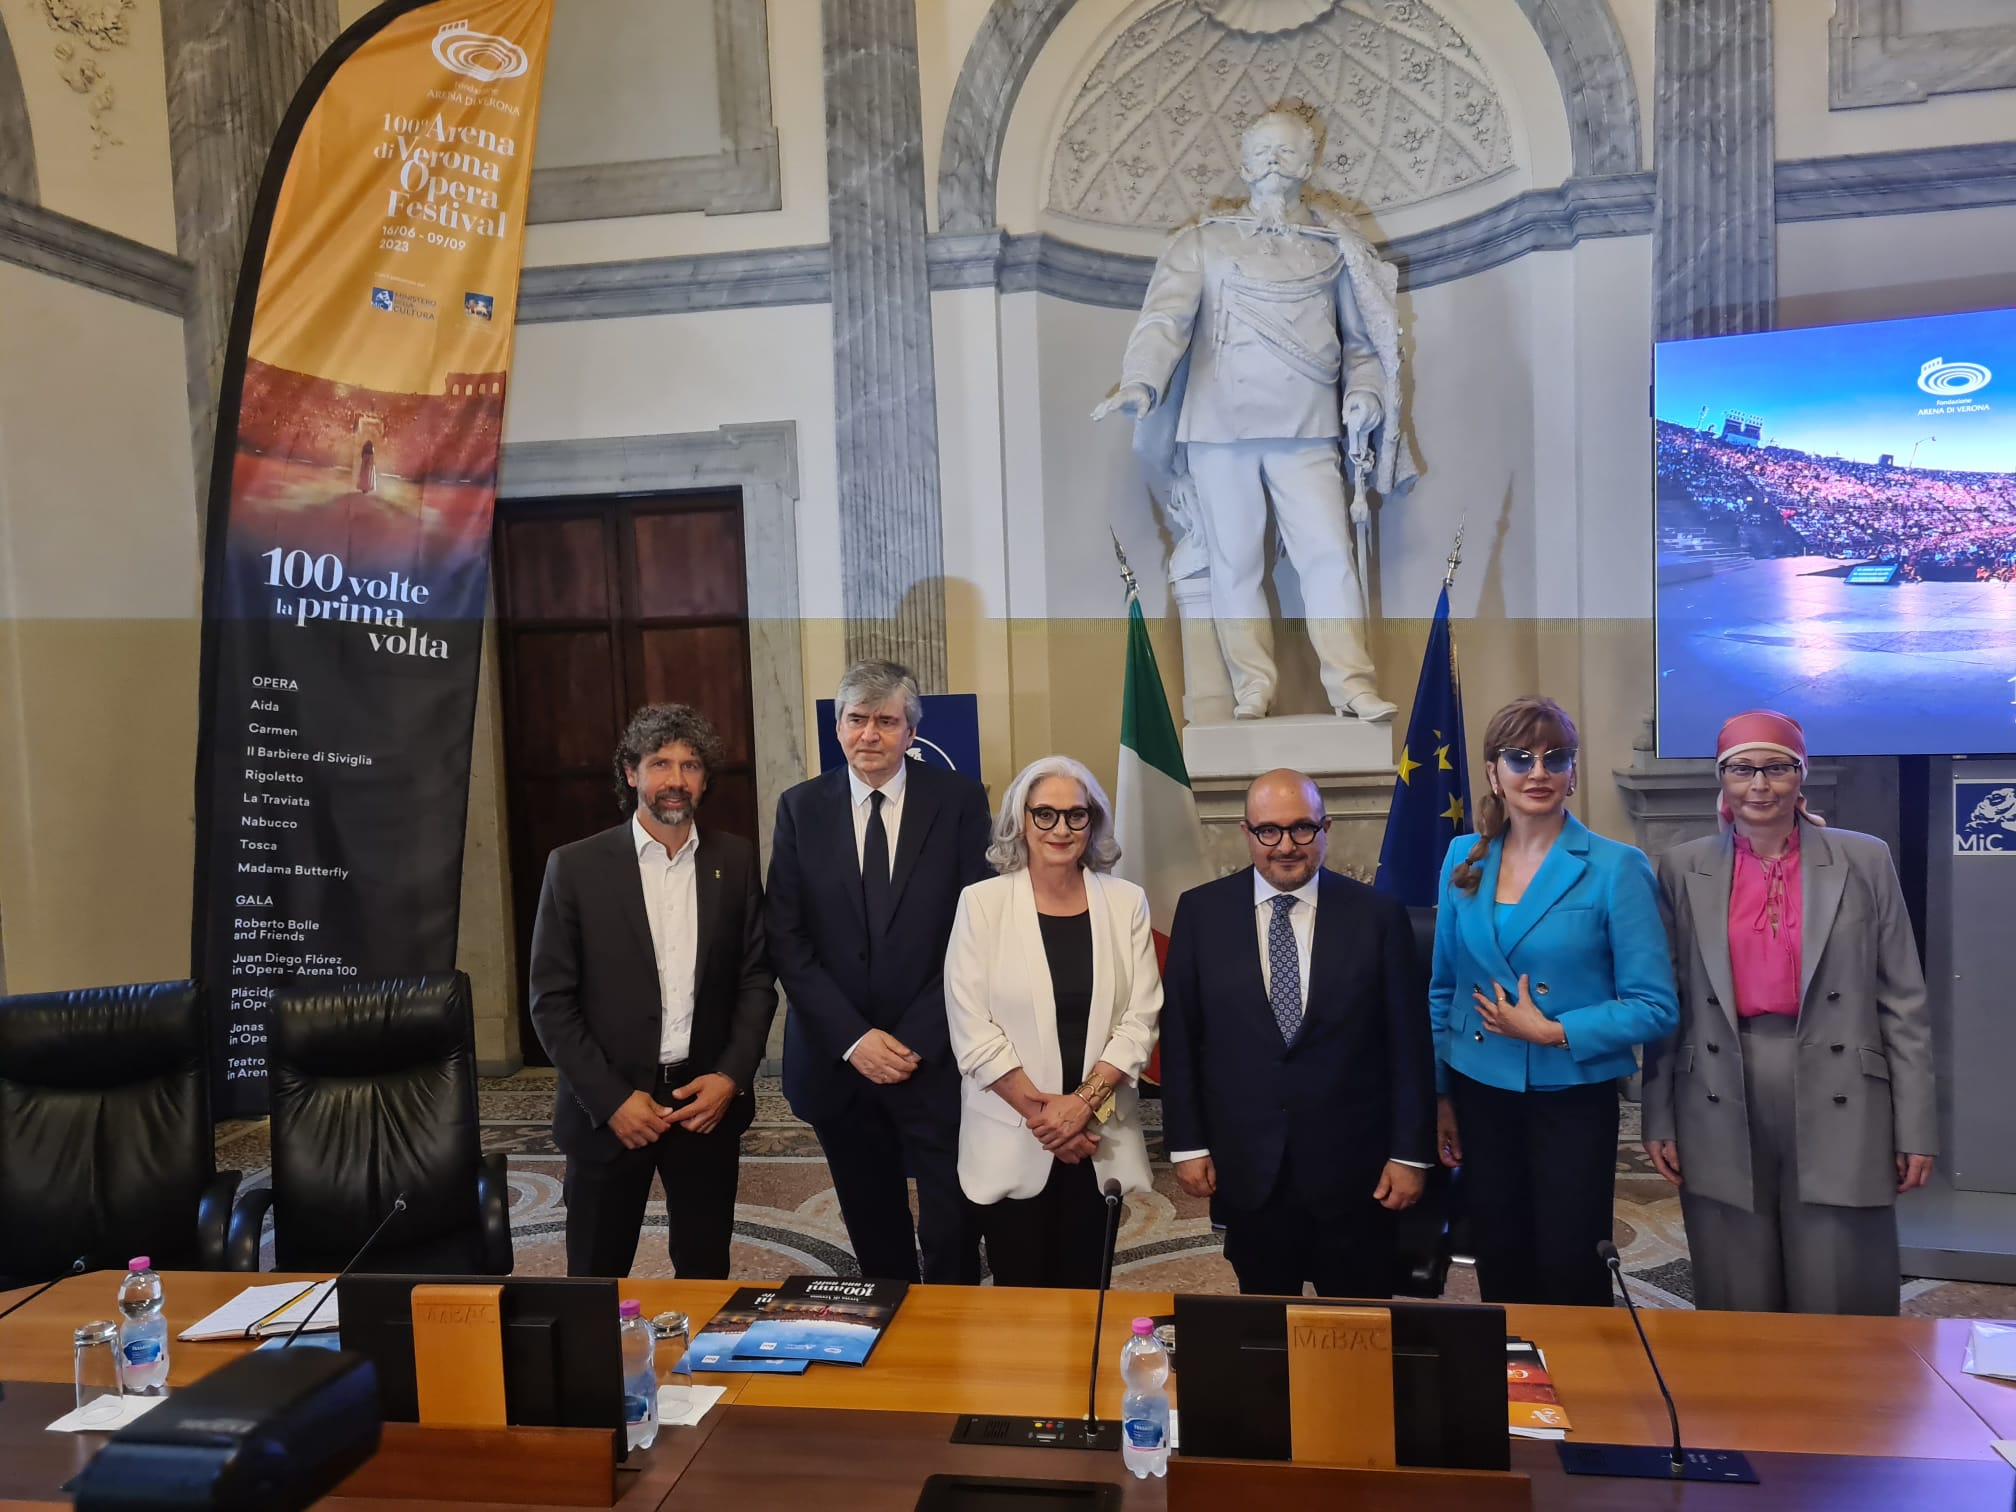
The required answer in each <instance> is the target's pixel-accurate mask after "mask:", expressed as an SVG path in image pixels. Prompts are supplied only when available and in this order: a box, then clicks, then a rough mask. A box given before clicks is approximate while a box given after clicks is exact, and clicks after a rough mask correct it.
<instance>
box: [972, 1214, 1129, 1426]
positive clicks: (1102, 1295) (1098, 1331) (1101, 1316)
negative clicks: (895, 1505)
mask: <svg viewBox="0 0 2016 1512" xmlns="http://www.w3.org/2000/svg"><path fill="white" fill-rule="evenodd" d="M1099 1195H1100V1196H1101V1197H1102V1198H1104V1199H1105V1202H1106V1239H1105V1244H1104V1246H1103V1247H1102V1249H1101V1251H1100V1256H1099V1303H1098V1306H1097V1308H1095V1309H1094V1311H1093V1315H1092V1371H1091V1381H1090V1383H1089V1385H1088V1386H1087V1388H1086V1393H1085V1417H1084V1419H1083V1421H1075V1422H1074V1421H1073V1420H1072V1419H1070V1418H1026V1417H993V1416H987V1415H984V1414H981V1413H974V1412H969V1413H964V1414H962V1415H961V1416H960V1418H959V1420H958V1422H957V1423H956V1424H954V1425H953V1428H952V1442H953V1443H955V1444H982V1445H985V1446H987V1447H988V1448H994V1449H999V1448H1013V1449H1099V1450H1104V1451H1106V1452H1107V1453H1109V1454H1110V1453H1113V1452H1115V1451H1117V1450H1118V1449H1119V1448H1120V1425H1119V1424H1118V1423H1102V1422H1100V1421H1099V1346H1100V1344H1101V1342H1102V1341H1103V1338H1104V1332H1105V1327H1106V1289H1107V1288H1108V1287H1109V1286H1111V1285H1112V1284H1113V1246H1114V1245H1115V1244H1116V1243H1117V1242H1118V1241H1119V1237H1120V1183H1119V1182H1118V1181H1117V1180H1114V1179H1113V1178H1111V1177H1109V1178H1107V1181H1106V1184H1105V1185H1104V1187H1102V1188H1101V1189H1100V1193H1099Z"/></svg>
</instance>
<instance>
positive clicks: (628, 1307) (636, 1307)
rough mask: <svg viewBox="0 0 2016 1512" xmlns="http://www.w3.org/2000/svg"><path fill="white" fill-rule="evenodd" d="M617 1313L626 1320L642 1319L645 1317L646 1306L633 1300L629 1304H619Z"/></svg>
mask: <svg viewBox="0 0 2016 1512" xmlns="http://www.w3.org/2000/svg"><path fill="white" fill-rule="evenodd" d="M616 1312H617V1314H618V1315H619V1316H621V1317H625V1318H641V1317H642V1316H643V1315H644V1304H643V1303H641V1302H639V1301H637V1300H635V1299H634V1298H633V1299H631V1300H630V1301H627V1302H619V1303H618V1304H617V1306H616Z"/></svg>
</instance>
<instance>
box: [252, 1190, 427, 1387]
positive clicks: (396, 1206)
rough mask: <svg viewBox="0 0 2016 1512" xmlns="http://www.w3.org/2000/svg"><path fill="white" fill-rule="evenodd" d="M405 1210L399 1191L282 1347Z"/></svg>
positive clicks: (289, 1344) (297, 1335)
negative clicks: (387, 1210) (382, 1215)
mask: <svg viewBox="0 0 2016 1512" xmlns="http://www.w3.org/2000/svg"><path fill="white" fill-rule="evenodd" d="M405 1211H406V1194H405V1193H404V1192H401V1193H400V1194H399V1195H398V1196H397V1197H394V1198H393V1199H392V1211H391V1212H389V1213H387V1214H386V1215H385V1216H384V1217H383V1218H380V1219H379V1220H378V1227H376V1228H375V1229H373V1230H371V1234H370V1237H369V1238H367V1239H366V1240H365V1241H364V1242H363V1243H362V1244H360V1245H358V1246H357V1253H356V1254H354V1255H352V1256H351V1257H350V1263H349V1264H348V1265H346V1266H344V1267H343V1269H342V1270H341V1271H339V1272H338V1273H337V1276H336V1279H335V1280H334V1281H331V1282H330V1283H329V1289H328V1290H327V1291H325V1292H323V1293H322V1295H321V1296H319V1297H317V1298H316V1299H315V1305H314V1306H313V1307H311V1308H309V1309H308V1313H307V1316H305V1317H304V1318H302V1320H301V1321H300V1322H299V1323H296V1324H295V1325H294V1332H292V1333H290V1334H289V1335H287V1342H286V1343H285V1344H282V1345H281V1346H280V1347H281V1348H282V1349H292V1348H293V1347H294V1341H295V1340H296V1339H298V1338H300V1337H301V1330H302V1329H304V1328H306V1327H307V1326H308V1325H309V1324H310V1323H312V1322H313V1321H314V1319H315V1314H317V1313H318V1312H320V1311H322V1304H323V1303H324V1302H327V1301H328V1300H329V1299H330V1298H331V1297H333V1296H335V1295H336V1288H337V1287H339V1286H341V1285H342V1284H343V1278H344V1277H345V1276H347V1275H349V1274H350V1272H352V1271H353V1270H355V1269H357V1262H358V1261H359V1260H362V1259H363V1258H364V1252H365V1251H366V1250H368V1249H370V1248H371V1246H372V1245H374V1244H376V1243H377V1242H378V1236H379V1235H380V1234H382V1233H384V1232H385V1226H386V1225H387V1224H388V1223H390V1222H391V1221H392V1220H393V1219H394V1218H397V1217H398V1216H399V1215H400V1214H401V1213H403V1212H405Z"/></svg>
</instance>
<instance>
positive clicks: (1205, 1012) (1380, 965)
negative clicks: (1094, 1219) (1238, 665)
mask: <svg viewBox="0 0 2016 1512" xmlns="http://www.w3.org/2000/svg"><path fill="white" fill-rule="evenodd" d="M1241 828H1242V829H1243V830H1244V831H1245V834H1246V849H1247V853H1248V854H1249V855H1251V856H1252V858H1253V865H1252V866H1251V867H1250V868H1249V869H1247V870H1244V871H1240V872H1235V873H1234V874H1233V875H1232V876H1229V877H1222V878H1220V879H1219V880H1218V881H1216V882H1208V883H1206V884H1205V885H1204V886H1202V887H1196V888H1192V889H1191V890H1190V891H1189V892H1187V893H1185V894H1184V895H1183V897H1182V898H1181V900H1180V901H1179V902H1178V903H1177V905H1176V918H1175V920H1174V922H1173V923H1172V925H1171V926H1170V931H1169V959H1168V962H1167V965H1166V966H1165V967H1164V969H1163V977H1162V991H1163V1008H1162V1124H1163V1131H1164V1134H1165V1137H1166V1141H1167V1148H1168V1150H1169V1158H1170V1160H1171V1161H1172V1162H1173V1163H1174V1164H1175V1167H1176V1179H1177V1181H1178V1183H1179V1184H1180V1185H1181V1186H1182V1188H1183V1190H1184V1191H1185V1192H1187V1193H1189V1194H1190V1195H1191V1196H1193V1197H1209V1198H1211V1200H1212V1213H1213V1215H1214V1217H1215V1218H1216V1219H1217V1220H1218V1221H1219V1222H1221V1223H1223V1224H1224V1226H1225V1258H1226V1259H1227V1260H1228V1261H1230V1262H1231V1264H1232V1268H1233V1270H1234V1271H1235V1272H1236V1273H1237V1274H1238V1277H1239V1289H1240V1290H1241V1291H1242V1292H1251V1293H1259V1294H1263V1295H1268V1296H1297V1297H1299V1296H1301V1295H1302V1285H1303V1283H1304V1282H1305V1281H1307V1282H1314V1283H1315V1286H1316V1294H1317V1295H1318V1296H1324V1297H1386V1296H1390V1295H1392V1290H1393V1265H1394V1231H1395V1219H1394V1215H1395V1214H1396V1213H1398V1212H1399V1211H1400V1210H1401V1209H1403V1208H1407V1207H1411V1206H1412V1205H1413V1204H1414V1203H1415V1202H1416V1201H1417V1200H1418V1199H1419V1198H1420V1196H1421V1191H1422V1188H1423V1187H1424V1186H1425V1184H1426V1182H1427V1175H1428V1167H1429V1165H1430V1164H1431V1163H1432V1162H1433V1161H1434V1159H1435V1049H1434V1041H1433V1039H1432V1037H1431V1035H1430V1033H1429V1027H1428V1001H1427V994H1426V990H1425V988H1426V984H1425V982H1424V980H1423V978H1422V975H1421V969H1420V964H1419V962H1418V961H1417V960H1416V959H1415V954H1414V941H1413V933H1412V930H1411V929H1410V927H1409V925H1408V921H1407V915H1406V912H1405V910H1404V909H1402V908H1401V906H1400V905H1399V904H1398V903H1396V902H1394V901H1393V900H1392V899H1390V898H1387V897H1384V896H1382V895H1381V894H1379V893H1377V892H1374V891H1373V890H1372V889H1371V888H1369V887H1367V886H1365V885H1364V884H1363V883H1359V882H1353V881H1351V880H1350V879H1349V878H1346V877H1341V876H1339V875H1338V874H1337V873H1335V872H1331V871H1325V870H1324V869H1323V857H1324V854H1325V852H1326V850H1327V849H1328V845H1329V830H1330V820H1329V818H1328V817H1327V816H1326V815H1325V814H1324V812H1323V796H1322V794H1321V793H1320V792H1318V791H1317V788H1316V784H1315V783H1313V782H1311V781H1310V780H1309V779H1308V778H1307V777H1305V776H1304V775H1303V774H1302V773H1300V772H1289V771H1277V772H1269V773H1267V774H1266V775H1265V776H1263V777H1261V778H1259V779H1258V780H1257V781H1255V782H1254V784H1253V786H1252V787H1251V788H1249V789H1248V790H1247V793H1246V818H1245V823H1244V824H1243V825H1242V826H1241Z"/></svg>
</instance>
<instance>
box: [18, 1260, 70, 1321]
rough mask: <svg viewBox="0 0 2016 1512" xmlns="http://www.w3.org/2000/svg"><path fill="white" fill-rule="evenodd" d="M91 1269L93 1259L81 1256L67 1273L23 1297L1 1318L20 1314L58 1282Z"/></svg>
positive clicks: (46, 1282)
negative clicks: (9, 1314)
mask: <svg viewBox="0 0 2016 1512" xmlns="http://www.w3.org/2000/svg"><path fill="white" fill-rule="evenodd" d="M89 1269H91V1257H90V1256H89V1255H79V1256H78V1257H77V1258H76V1259H75V1260H72V1261H71V1262H70V1268H69V1269H68V1270H66V1271H65V1272H63V1274H62V1275H60V1276H57V1277H55V1278H54V1279H52V1280H49V1281H44V1282H43V1283H42V1284H41V1285H40V1286H38V1287H36V1288H35V1290H33V1291H32V1292H30V1293H28V1295H27V1296H25V1297H23V1298H22V1299H21V1300H20V1301H19V1302H15V1303H13V1304H11V1305H10V1306H9V1307H8V1308H7V1310H6V1312H0V1318H4V1317H6V1316H7V1315H8V1313H17V1312H19V1311H20V1310H21V1309H22V1308H24V1307H26V1306H27V1305H28V1304H29V1303H30V1302H33V1301H34V1300H35V1299H36V1298H37V1297H39V1296H41V1295H42V1293H44V1292H46V1291H47V1290H49V1288H50V1287H52V1286H54V1285H56V1283H57V1282H59V1281H68V1280H69V1279H70V1278H71V1277H72V1276H81V1275H83V1274H84V1272H86V1271H87V1270H89Z"/></svg>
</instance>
